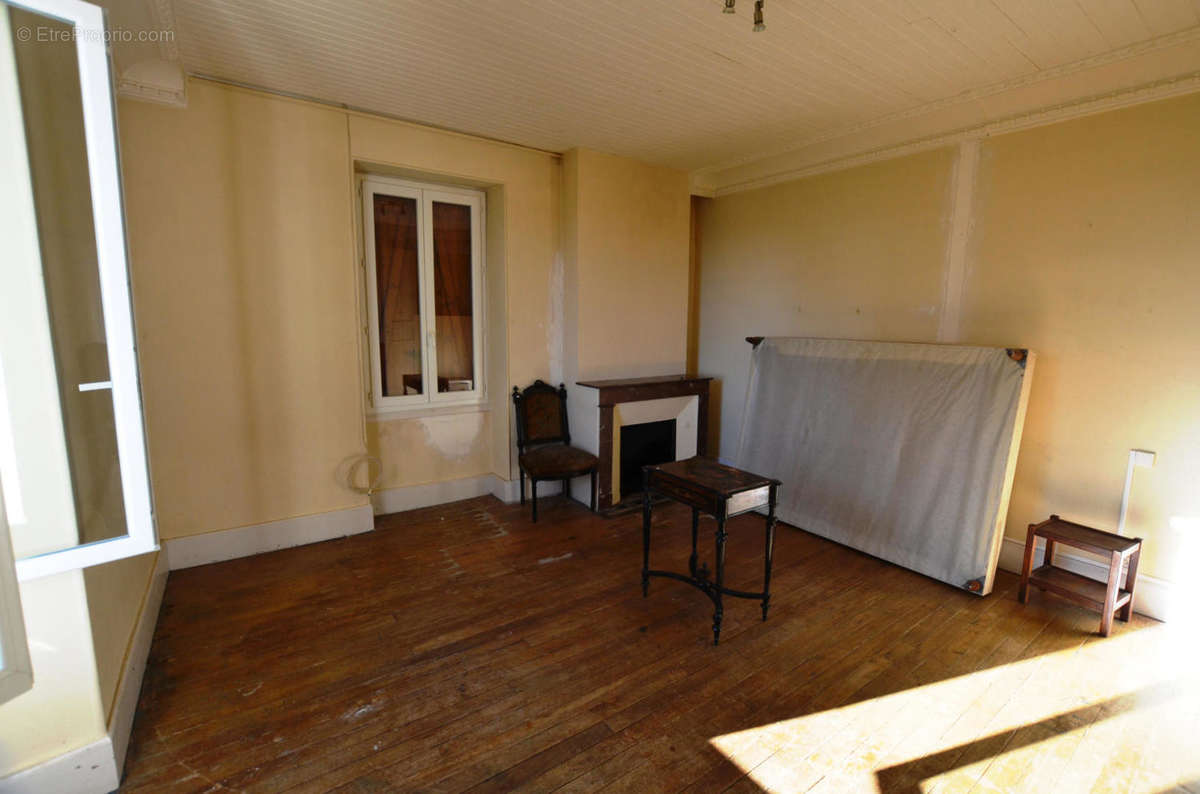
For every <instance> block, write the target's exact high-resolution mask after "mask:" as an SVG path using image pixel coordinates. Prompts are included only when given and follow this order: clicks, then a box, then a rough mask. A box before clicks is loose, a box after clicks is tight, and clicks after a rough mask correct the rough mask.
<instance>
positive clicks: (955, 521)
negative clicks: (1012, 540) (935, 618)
mask: <svg viewBox="0 0 1200 794" xmlns="http://www.w3.org/2000/svg"><path fill="white" fill-rule="evenodd" d="M1033 363H1034V356H1033V354H1032V353H1031V352H1029V351H1026V350H1022V349H1006V348H993V347H968V346H958V345H930V344H910V343H898V342H860V341H850V340H841V339H807V338H789V337H767V338H766V339H764V340H763V341H762V342H761V343H759V344H756V345H755V347H754V352H753V354H752V364H751V370H750V381H749V387H748V391H747V395H746V408H745V413H744V414H743V416H744V419H743V424H742V433H741V439H740V442H739V445H738V456H737V464H738V465H739V466H740V467H742V468H745V469H748V470H750V471H754V472H756V473H758V474H763V475H766V476H769V477H777V478H779V479H780V480H781V481H782V482H783V486H782V488H781V489H780V493H779V517H780V518H781V519H782V520H783V521H786V522H787V523H789V524H792V525H794V526H797V527H800V528H802V529H804V530H807V531H809V532H813V533H815V534H817V535H822V536H824V537H826V538H829V539H830V540H834V541H837V542H838V543H842V544H845V545H847V546H851V547H853V548H856V549H860V550H862V551H865V552H866V553H868V554H871V555H874V556H876V557H880V558H882V559H885V560H889V561H891V562H894V563H897V564H898V565H903V566H904V567H906V568H910V569H912V570H914V571H917V572H919V573H923V574H925V575H927V576H931V577H933V578H935V579H940V580H942V581H944V582H948V583H949V584H952V585H954V586H955V587H962V588H965V589H967V590H969V591H971V592H974V593H978V594H980V595H986V594H987V593H989V592H991V589H992V582H993V579H994V577H995V573H996V563H997V561H998V560H999V556H1000V543H1001V540H1002V538H1003V534H1004V522H1005V517H1006V515H1007V513H1008V497H1009V493H1010V491H1011V488H1012V479H1013V473H1014V471H1015V468H1016V459H1017V450H1018V448H1019V446H1020V442H1021V428H1022V425H1023V423H1024V419H1025V405H1026V403H1027V401H1028V396H1029V387H1030V383H1031V381H1032V375H1033Z"/></svg>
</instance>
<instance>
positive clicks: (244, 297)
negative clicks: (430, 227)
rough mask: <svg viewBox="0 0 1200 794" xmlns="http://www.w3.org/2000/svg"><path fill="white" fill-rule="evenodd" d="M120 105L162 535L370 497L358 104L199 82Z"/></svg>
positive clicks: (270, 518)
mask: <svg viewBox="0 0 1200 794" xmlns="http://www.w3.org/2000/svg"><path fill="white" fill-rule="evenodd" d="M119 115H120V133H121V147H122V155H123V168H124V178H125V198H126V208H127V217H128V228H129V240H130V253H131V258H132V271H133V296H134V312H135V316H136V320H137V330H138V341H139V344H140V358H141V374H142V390H143V395H144V402H145V410H146V419H147V435H148V439H149V446H150V464H151V475H152V481H153V486H154V494H155V502H156V507H157V513H158V529H159V536H160V537H161V538H163V539H169V538H174V537H180V536H184V535H192V534H197V533H201V532H211V531H213V530H221V529H227V528H230V527H237V526H243V525H247V524H257V523H262V522H266V521H273V520H277V519H282V518H289V517H293V516H300V515H307V514H312V513H319V512H324V511H329V510H336V509H340V508H346V507H351V506H355V505H361V504H365V503H366V498H365V496H363V495H362V494H360V493H356V492H355V491H353V490H351V489H350V488H349V487H348V486H347V485H346V484H345V482H344V481H340V480H339V479H338V477H337V476H336V472H337V470H338V467H339V465H340V464H341V463H342V462H343V461H344V460H346V459H347V458H349V457H351V456H354V455H356V454H361V453H362V452H363V451H364V448H365V447H364V443H363V432H362V407H361V394H360V389H359V385H358V384H359V367H358V335H357V332H356V326H357V321H356V308H355V307H356V301H357V293H356V288H355V275H354V268H355V261H354V257H353V252H352V248H351V229H352V226H353V224H352V214H351V211H352V203H351V191H352V187H351V179H350V166H349V163H350V155H349V149H348V145H347V139H346V117H345V114H344V113H341V112H338V111H334V110H329V109H326V108H321V107H318V106H315V105H311V104H305V103H300V102H292V101H287V100H281V99H274V98H270V97H266V96H263V95H259V94H252V93H248V92H243V91H237V90H232V89H228V88H224V87H220V86H217V85H214V84H211V83H206V82H203V81H192V84H191V85H190V86H189V104H188V107H187V109H185V110H179V109H175V108H168V107H160V106H156V105H152V104H148V103H142V102H133V101H122V102H121V103H120V107H119Z"/></svg>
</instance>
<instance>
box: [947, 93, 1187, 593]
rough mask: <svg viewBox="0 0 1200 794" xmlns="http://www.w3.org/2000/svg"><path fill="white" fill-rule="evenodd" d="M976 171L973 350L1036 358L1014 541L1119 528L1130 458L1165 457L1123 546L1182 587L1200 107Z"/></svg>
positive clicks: (1175, 108) (999, 145) (1113, 117)
mask: <svg viewBox="0 0 1200 794" xmlns="http://www.w3.org/2000/svg"><path fill="white" fill-rule="evenodd" d="M981 158H982V159H981V163H980V174H979V178H980V181H979V192H978V194H977V201H976V209H975V218H976V227H975V231H974V234H973V237H972V241H971V255H970V257H969V262H970V268H971V270H970V273H971V276H970V279H969V281H968V283H967V295H966V301H965V303H964V315H963V328H964V331H965V335H966V339H967V341H970V342H978V343H985V344H1011V343H1013V342H1016V343H1018V344H1021V345H1027V346H1029V347H1031V348H1034V349H1035V350H1037V351H1038V355H1039V358H1038V363H1037V373H1036V375H1035V377H1034V382H1033V391H1032V394H1031V396H1030V403H1029V413H1028V418H1027V419H1026V422H1025V434H1024V439H1023V443H1022V445H1021V455H1020V459H1019V461H1018V464H1017V474H1016V480H1015V481H1014V483H1013V494H1012V501H1011V505H1010V509H1009V523H1008V534H1009V535H1010V536H1012V537H1023V536H1024V529H1025V526H1026V525H1027V524H1028V523H1030V522H1032V521H1036V520H1041V519H1042V518H1045V517H1046V516H1047V515H1048V514H1049V513H1051V512H1056V513H1059V514H1062V515H1064V516H1071V517H1073V518H1076V519H1077V520H1081V521H1085V522H1092V523H1094V525H1096V526H1100V527H1106V528H1113V527H1115V526H1116V523H1117V520H1118V516H1119V512H1120V498H1121V489H1122V485H1123V483H1124V477H1125V467H1126V462H1127V457H1128V453H1129V450H1130V449H1131V448H1143V449H1149V450H1153V451H1155V452H1157V453H1158V460H1157V463H1156V465H1155V467H1154V468H1153V469H1149V470H1146V469H1138V470H1136V471H1135V477H1134V483H1133V498H1132V499H1131V502H1130V515H1129V519H1128V529H1127V532H1128V534H1140V535H1143V536H1145V537H1146V538H1147V541H1146V550H1145V552H1144V557H1143V563H1142V565H1143V568H1142V570H1143V571H1145V572H1146V573H1150V574H1153V575H1157V576H1160V577H1164V578H1168V579H1178V578H1179V577H1180V575H1181V572H1180V571H1179V570H1178V568H1177V566H1178V565H1180V564H1183V563H1184V562H1185V561H1184V560H1182V559H1180V558H1179V557H1178V556H1177V555H1176V554H1175V551H1176V549H1177V546H1178V545H1179V544H1180V542H1181V540H1182V537H1181V534H1180V533H1179V532H1177V531H1174V530H1172V529H1171V527H1170V522H1171V519H1172V517H1178V518H1182V519H1192V520H1195V519H1197V518H1200V489H1198V488H1197V484H1198V483H1200V311H1197V303H1198V301H1200V95H1192V96H1188V97H1182V98H1179V99H1172V100H1168V101H1163V102H1155V103H1152V104H1147V105H1141V106H1138V107H1135V108H1130V109H1127V110H1120V111H1116V112H1111V113H1106V114H1103V115H1099V116H1093V117H1089V118H1084V119H1078V120H1075V121H1071V122H1067V123H1063V124H1057V125H1054V126H1050V127H1043V128H1040V129H1035V130H1030V131H1028V132H1021V133H1016V134H1012V135H1006V136H1002V137H999V138H995V139H993V140H989V141H985V142H984V144H983V148H982V152H981ZM1177 523H1178V520H1177ZM1191 562H1192V565H1193V566H1194V565H1195V564H1196V563H1198V562H1200V560H1193V561H1191ZM1193 570H1194V569H1193ZM1193 575H1194V573H1193Z"/></svg>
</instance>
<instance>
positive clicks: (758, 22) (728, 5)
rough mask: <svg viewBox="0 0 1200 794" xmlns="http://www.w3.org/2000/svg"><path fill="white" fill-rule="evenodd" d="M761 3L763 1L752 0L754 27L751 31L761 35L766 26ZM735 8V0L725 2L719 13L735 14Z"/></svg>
mask: <svg viewBox="0 0 1200 794" xmlns="http://www.w3.org/2000/svg"><path fill="white" fill-rule="evenodd" d="M763 3H764V0H754V27H753V28H752V30H753V31H754V32H755V33H761V32H762V31H764V30H766V29H767V26H766V24H765V23H764V22H763ZM736 6H737V0H725V7H724V8H722V9H721V13H723V14H736V13H737V7H736Z"/></svg>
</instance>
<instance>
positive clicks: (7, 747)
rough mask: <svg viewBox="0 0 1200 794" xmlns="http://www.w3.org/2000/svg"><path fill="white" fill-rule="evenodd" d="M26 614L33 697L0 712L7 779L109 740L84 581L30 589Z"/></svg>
mask: <svg viewBox="0 0 1200 794" xmlns="http://www.w3.org/2000/svg"><path fill="white" fill-rule="evenodd" d="M21 607H22V609H23V611H24V615H25V633H26V634H27V635H28V637H29V656H30V660H31V662H32V663H33V689H30V690H29V691H28V692H25V693H24V694H22V695H18V696H17V697H16V698H14V699H12V700H10V701H9V702H7V703H5V704H3V705H0V778H3V777H5V776H7V775H9V774H11V773H13V772H18V771H20V770H22V769H26V768H28V767H31V766H36V765H38V764H40V763H42V762H44V761H49V760H50V759H52V758H54V757H56V756H59V755H62V754H63V753H65V752H69V751H71V750H74V749H76V748H78V747H83V746H84V745H87V744H90V743H91V742H94V741H96V740H98V739H100V738H101V737H102V736H103V735H104V732H105V724H104V711H103V709H102V706H101V699H100V690H99V686H98V684H97V680H96V662H95V658H94V657H93V654H92V634H91V627H90V625H89V620H88V611H87V600H86V595H85V592H84V585H83V573H82V572H81V571H68V572H66V573H60V574H56V575H54V576H45V577H42V578H41V579H34V580H32V581H29V582H23V583H22V584H21Z"/></svg>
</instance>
